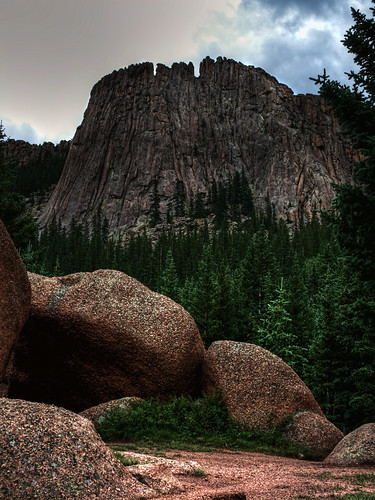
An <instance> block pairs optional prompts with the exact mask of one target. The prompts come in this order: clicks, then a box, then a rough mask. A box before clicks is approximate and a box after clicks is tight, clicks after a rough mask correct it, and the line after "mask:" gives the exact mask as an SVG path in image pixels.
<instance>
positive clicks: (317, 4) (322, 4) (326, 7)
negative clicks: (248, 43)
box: [241, 0, 346, 18]
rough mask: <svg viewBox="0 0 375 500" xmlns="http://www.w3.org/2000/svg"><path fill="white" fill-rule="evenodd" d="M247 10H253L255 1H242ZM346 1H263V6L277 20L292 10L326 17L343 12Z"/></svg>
mask: <svg viewBox="0 0 375 500" xmlns="http://www.w3.org/2000/svg"><path fill="white" fill-rule="evenodd" d="M241 3H242V5H243V6H244V7H245V8H250V9H251V8H253V6H254V1H253V0H242V2H241ZM345 4H346V1H345V0H263V1H262V6H263V7H268V8H270V9H271V12H272V17H273V18H277V17H279V16H282V15H284V14H286V13H287V12H288V11H290V10H291V9H293V10H296V11H298V12H300V13H303V14H305V15H311V14H313V15H317V16H320V15H325V14H327V13H332V12H335V11H342V10H343V8H345V7H346V5H345Z"/></svg>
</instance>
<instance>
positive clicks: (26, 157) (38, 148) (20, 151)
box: [4, 139, 71, 167]
mask: <svg viewBox="0 0 375 500" xmlns="http://www.w3.org/2000/svg"><path fill="white" fill-rule="evenodd" d="M70 143H71V141H60V142H59V143H58V144H56V145H55V144H53V143H52V142H44V143H43V144H30V143H28V142H26V141H20V140H15V139H8V140H7V141H5V142H4V153H5V156H7V157H9V158H11V159H12V160H14V161H15V162H16V163H17V164H18V165H20V166H21V167H23V166H26V165H28V164H30V163H33V162H40V161H43V160H45V159H46V158H53V157H54V156H57V155H59V156H61V155H63V156H65V155H66V154H67V151H68V150H69V147H70Z"/></svg>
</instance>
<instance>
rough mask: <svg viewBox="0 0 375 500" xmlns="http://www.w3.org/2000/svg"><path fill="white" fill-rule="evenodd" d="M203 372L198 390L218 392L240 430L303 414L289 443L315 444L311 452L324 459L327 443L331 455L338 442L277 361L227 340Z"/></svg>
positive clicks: (214, 349)
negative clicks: (200, 386) (312, 442)
mask: <svg viewBox="0 0 375 500" xmlns="http://www.w3.org/2000/svg"><path fill="white" fill-rule="evenodd" d="M203 373H204V377H203V380H204V382H203V390H204V391H205V392H207V393H208V394H211V393H212V392H213V391H214V390H215V389H218V390H219V391H220V392H221V394H222V396H223V398H224V400H225V402H226V406H227V408H228V411H229V413H230V414H231V415H232V416H233V417H234V418H235V419H236V420H237V421H238V422H240V423H241V424H243V425H245V426H246V427H260V428H264V429H266V428H268V427H269V426H271V425H276V424H278V423H281V422H282V421H283V420H284V419H286V418H293V417H295V415H296V414H298V413H300V412H307V413H305V417H303V419H302V420H303V427H304V431H302V424H301V425H299V424H298V421H297V420H296V422H295V423H294V424H292V427H293V429H294V432H292V431H291V433H290V436H289V437H290V439H291V440H293V438H295V440H296V441H297V442H299V443H300V444H302V445H304V446H306V447H309V445H310V444H311V441H312V439H316V442H315V445H314V450H315V452H316V453H318V454H320V455H322V456H326V455H327V454H328V453H329V451H330V450H328V451H327V447H328V444H329V446H331V450H332V449H333V447H334V446H335V445H336V444H337V443H338V441H339V440H340V439H341V437H342V433H340V431H339V430H338V429H337V428H336V427H335V426H334V425H333V424H330V423H329V422H328V420H327V419H326V418H325V416H324V414H323V412H322V410H321V408H320V407H319V405H318V403H317V402H316V400H315V398H314V396H313V395H312V393H311V391H310V390H309V388H308V387H307V386H306V384H305V383H304V382H303V381H302V380H301V379H300V377H299V376H298V375H297V374H296V373H295V372H294V371H293V370H292V368H290V366H288V365H287V364H286V363H285V362H284V361H283V360H282V359H281V358H279V357H278V356H275V355H274V354H271V353H270V352H269V351H267V350H266V349H263V348H262V347H259V346H256V345H253V344H247V343H242V342H233V341H227V340H223V341H218V342H214V343H213V344H211V346H210V348H209V349H208V351H207V353H206V358H205V362H204V368H203ZM318 417H320V418H318ZM314 427H315V429H314V432H313V434H314V436H313V437H312V436H311V428H314ZM309 428H310V432H309V431H308V429H309ZM297 429H299V430H300V432H299V433H298V432H297Z"/></svg>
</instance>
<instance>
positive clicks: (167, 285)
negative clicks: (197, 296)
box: [160, 248, 179, 302]
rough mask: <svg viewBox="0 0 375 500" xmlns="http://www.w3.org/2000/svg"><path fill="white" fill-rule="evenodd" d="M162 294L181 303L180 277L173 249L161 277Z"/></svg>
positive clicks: (169, 253)
mask: <svg viewBox="0 0 375 500" xmlns="http://www.w3.org/2000/svg"><path fill="white" fill-rule="evenodd" d="M160 293H162V294H163V295H166V296H167V297H170V298H171V299H172V300H174V301H176V302H178V301H179V286H178V275H177V269H176V264H175V261H174V258H173V254H172V249H171V248H170V249H169V250H168V252H167V258H166V263H165V266H164V270H163V271H162V275H161V285H160Z"/></svg>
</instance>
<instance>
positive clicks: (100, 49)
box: [0, 0, 371, 144]
mask: <svg viewBox="0 0 375 500" xmlns="http://www.w3.org/2000/svg"><path fill="white" fill-rule="evenodd" d="M370 5H371V1H370V0H186V1H185V0H1V3H0V64H1V68H0V119H1V120H2V122H3V125H4V127H5V132H6V134H7V135H8V137H11V138H13V139H24V140H27V141H29V142H33V143H37V144H38V143H41V142H43V141H45V140H49V141H53V142H58V141H59V140H60V139H70V138H72V137H73V135H74V133H75V130H76V128H77V126H78V125H79V124H80V123H81V121H82V116H83V112H84V110H85V109H86V106H87V102H88V98H89V95H90V90H91V88H92V86H93V85H94V84H95V83H96V82H97V81H98V80H99V79H100V78H101V77H102V76H104V75H106V74H108V73H110V72H112V71H113V70H114V69H119V68H122V67H126V66H128V65H130V64H133V63H138V62H143V61H152V62H154V63H155V64H156V63H159V62H160V63H164V64H167V65H171V64H172V63H173V62H179V61H185V62H189V61H192V62H193V63H194V66H195V68H196V74H197V71H198V68H199V62H200V61H201V60H202V59H203V58H204V57H205V56H207V55H209V56H211V57H212V58H214V59H215V58H216V57H218V56H224V57H228V58H232V59H235V60H237V61H241V62H242V63H244V64H251V65H253V66H260V67H262V68H263V69H265V70H266V71H267V72H269V73H270V74H272V75H273V76H275V77H276V78H277V79H278V80H279V81H280V82H282V83H286V84H287V85H289V87H291V88H292V89H293V91H294V92H295V93H306V92H314V93H315V92H316V87H315V86H314V84H313V82H311V81H310V80H309V77H310V76H316V75H317V74H318V73H321V72H322V70H323V68H326V69H327V73H328V74H329V75H330V76H331V77H334V78H336V79H338V80H340V81H343V78H344V72H345V71H348V70H350V69H351V68H352V67H353V63H352V57H351V56H350V55H349V54H348V53H347V51H346V49H345V47H344V46H343V45H342V43H341V42H340V40H342V39H343V36H344V34H345V31H346V30H347V29H348V28H349V27H350V26H351V25H352V18H351V14H350V7H351V6H352V7H355V8H359V9H360V10H361V11H362V12H366V13H369V11H368V8H369V7H370ZM197 76H198V74H197Z"/></svg>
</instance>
